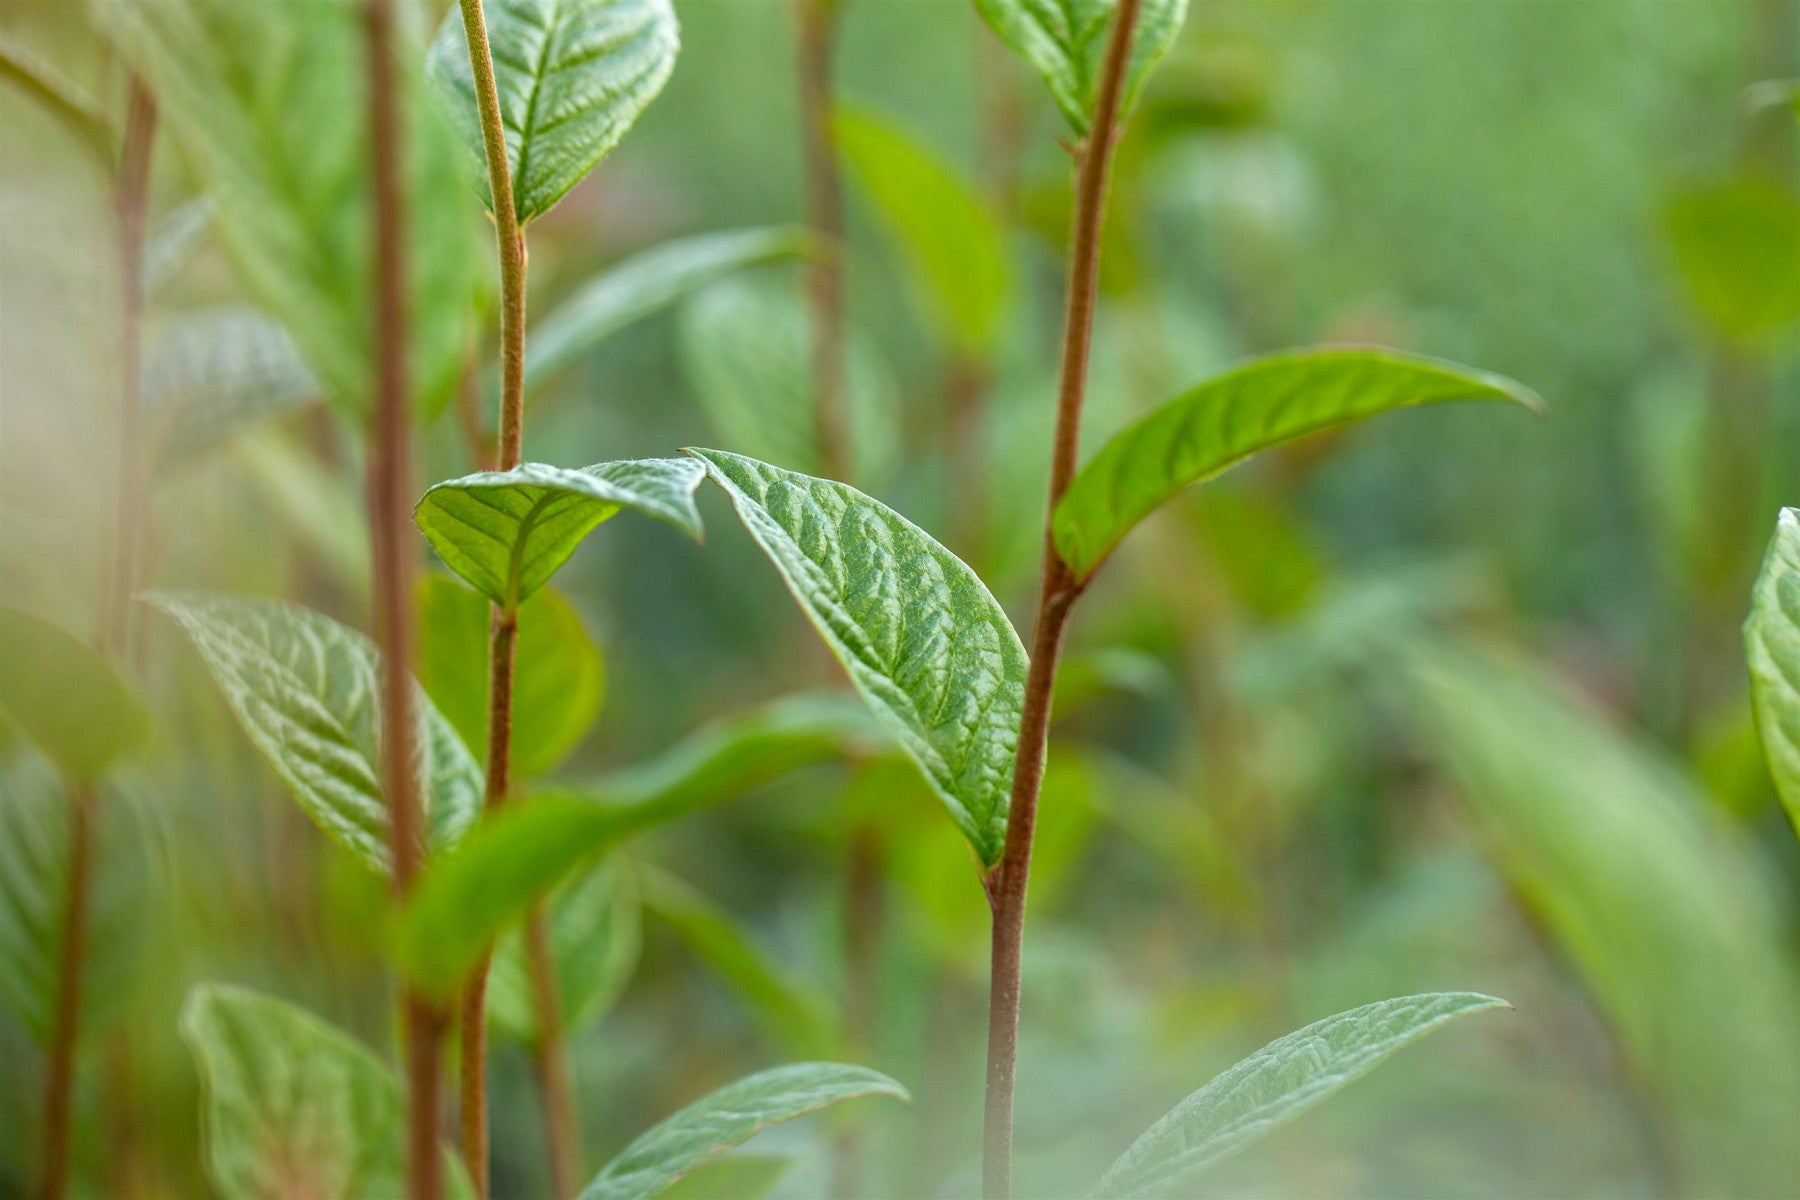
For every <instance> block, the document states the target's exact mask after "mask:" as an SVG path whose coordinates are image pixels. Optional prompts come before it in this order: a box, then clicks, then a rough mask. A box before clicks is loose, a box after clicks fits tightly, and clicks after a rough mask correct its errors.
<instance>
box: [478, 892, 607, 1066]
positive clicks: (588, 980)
mask: <svg viewBox="0 0 1800 1200" xmlns="http://www.w3.org/2000/svg"><path fill="white" fill-rule="evenodd" d="M545 908H546V909H547V912H546V920H547V923H548V925H549V932H550V953H551V956H552V958H553V959H554V960H555V962H556V990H557V995H558V997H559V998H560V999H561V1001H562V1019H563V1028H564V1029H565V1030H567V1031H568V1032H569V1033H570V1035H571V1036H573V1035H575V1034H578V1033H579V1032H580V1031H581V1029H582V1027H583V1026H585V1025H587V1024H588V1023H589V1022H591V1021H593V1020H595V1019H596V1018H597V1017H599V1016H600V1015H601V1014H603V1013H604V1012H605V1011H606V1010H607V1009H609V1008H611V1007H612V1004H613V1002H614V1001H615V1000H617V999H618V997H619V993H620V992H622V991H624V990H625V985H626V984H627V983H629V982H630V980H631V973H632V971H633V970H635V969H636V967H637V961H638V951H639V948H640V947H641V945H642V942H643V917H642V913H641V910H640V909H639V906H638V899H637V889H636V885H635V882H634V881H633V880H632V879H631V878H630V874H629V873H628V872H627V871H625V870H624V869H623V867H622V866H620V864H619V863H618V861H617V860H612V861H608V862H605V863H601V864H600V865H598V866H595V867H593V868H591V869H590V870H588V871H587V872H586V873H585V874H581V875H577V876H576V877H575V878H574V879H571V880H570V881H569V882H568V884H566V885H565V886H564V887H562V888H561V889H559V890H558V891H556V892H554V893H552V894H551V896H550V898H549V900H548V901H547V902H546V904H545ZM488 1020H489V1022H491V1023H492V1024H493V1026H494V1028H495V1029H498V1030H500V1031H501V1032H503V1033H505V1034H506V1035H507V1036H509V1037H512V1038H515V1039H517V1040H518V1041H520V1042H523V1043H525V1044H526V1045H535V1044H536V1043H537V1039H538V1031H537V1004H536V1001H535V1000H534V998H533V996H532V992H531V976H530V973H529V970H528V967H527V965H526V953H525V938H524V935H523V932H522V931H521V930H519V929H509V930H508V931H507V932H506V933H505V934H503V935H502V936H501V937H500V939H499V940H498V941H497V942H495V943H494V958H493V962H492V965H491V966H490V967H489V968H488Z"/></svg>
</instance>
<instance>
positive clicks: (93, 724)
mask: <svg viewBox="0 0 1800 1200" xmlns="http://www.w3.org/2000/svg"><path fill="white" fill-rule="evenodd" d="M0 715H4V716H5V717H6V719H7V720H8V721H10V722H11V723H12V725H13V727H14V728H15V729H17V730H18V731H19V732H20V733H22V734H24V735H25V737H26V739H27V740H29V741H30V742H31V744H32V745H34V746H36V747H37V748H38V750H40V751H41V752H42V753H43V754H44V755H45V757H47V758H49V759H50V760H51V761H52V762H54V763H55V764H56V766H57V768H58V770H60V771H61V772H62V773H63V775H64V777H65V778H67V779H68V780H69V782H70V784H71V785H72V786H80V785H85V784H88V783H91V782H92V781H93V780H95V779H96V778H98V777H99V776H100V775H101V774H102V773H104V772H105V771H106V769H107V768H108V767H110V766H111V765H112V764H113V763H114V762H115V761H116V760H117V759H118V758H119V756H120V755H122V754H124V753H126V752H127V751H129V750H131V749H132V748H133V747H134V746H136V745H137V744H138V743H139V742H141V741H142V740H143V738H144V735H145V734H146V733H147V732H148V730H149V727H150V716H149V713H148V712H147V711H146V710H145V708H144V705H143V702H142V701H140V700H139V699H138V697H137V695H136V693H135V692H133V691H132V689H131V687H130V686H129V685H128V684H126V682H125V681H124V680H123V679H121V678H119V676H118V674H117V673H116V672H115V671H114V670H113V669H112V666H111V665H110V664H108V663H107V661H106V660H105V659H104V658H102V657H100V655H99V654H98V653H96V652H95V651H94V650H92V649H91V648H89V647H88V646H87V644H86V643H84V642H82V641H81V639H79V638H77V637H76V636H75V635H73V634H71V633H69V632H68V631H66V630H64V629H62V628H60V627H58V626H56V625H53V624H51V623H50V622H49V621H46V620H44V619H43V618H41V617H34V616H32V615H31V614H30V613H27V612H21V611H20V610H19V609H16V608H8V607H5V606H0Z"/></svg>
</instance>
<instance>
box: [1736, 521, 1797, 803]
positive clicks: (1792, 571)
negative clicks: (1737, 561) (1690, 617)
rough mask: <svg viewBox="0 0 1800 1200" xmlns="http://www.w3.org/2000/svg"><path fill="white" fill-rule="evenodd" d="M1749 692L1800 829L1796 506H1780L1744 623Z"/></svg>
mask: <svg viewBox="0 0 1800 1200" xmlns="http://www.w3.org/2000/svg"><path fill="white" fill-rule="evenodd" d="M1744 648H1745V652H1746V654H1747V656H1748V657H1749V660H1750V694H1751V699H1752V701H1753V702H1754V703H1755V706H1756V727H1757V729H1758V730H1760V731H1761V733H1762V743H1763V753H1765V754H1767V755H1768V758H1769V773H1770V774H1771V775H1773V776H1774V777H1775V789H1776V791H1777V792H1778V793H1779V794H1780V796H1781V803H1782V806H1783V807H1784V808H1786V809H1787V814H1788V820H1789V821H1790V822H1791V823H1792V824H1793V826H1794V829H1795V831H1796V832H1800V508H1784V509H1782V510H1781V515H1780V516H1779V517H1777V518H1776V521H1775V536H1774V538H1773V539H1771V540H1770V542H1769V553H1768V557H1767V558H1765V559H1764V560H1763V567H1762V573H1761V574H1760V575H1758V576H1757V579H1756V589H1755V591H1754V592H1753V593H1752V595H1751V601H1750V618H1749V620H1747V621H1745V622H1744Z"/></svg>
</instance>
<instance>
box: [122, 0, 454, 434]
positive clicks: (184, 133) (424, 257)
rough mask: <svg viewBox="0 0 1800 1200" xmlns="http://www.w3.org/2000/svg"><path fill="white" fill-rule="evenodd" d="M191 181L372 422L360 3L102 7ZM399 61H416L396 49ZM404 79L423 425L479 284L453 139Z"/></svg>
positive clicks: (156, 0) (299, 335) (203, 1)
mask: <svg viewBox="0 0 1800 1200" xmlns="http://www.w3.org/2000/svg"><path fill="white" fill-rule="evenodd" d="M96 11H97V12H98V13H99V14H101V16H102V17H103V18H104V20H105V22H106V24H107V25H108V26H109V31H110V33H111V34H112V38H113V41H114V42H115V44H117V46H118V47H119V49H120V50H121V52H122V53H124V55H125V56H126V58H127V60H128V61H129V62H130V64H131V66H132V67H133V69H134V70H136V71H137V72H138V73H139V74H141V75H143V76H144V77H145V78H146V79H147V80H149V81H150V84H151V87H152V90H153V91H154V92H155V94H156V100H157V106H158V113H159V115H160V117H161V119H162V120H163V121H164V123H165V124H166V125H167V127H168V129H169V131H170V132H171V133H172V134H173V135H174V137H175V139H176V140H177V141H178V142H180V143H181V146H182V148H183V149H184V150H186V151H187V153H188V156H189V159H190V161H191V162H192V163H193V164H194V166H195V167H196V168H197V170H198V171H199V174H200V177H201V179H202V180H203V181H204V183H205V185H206V187H207V190H208V192H209V193H210V195H211V196H212V199H213V203H214V206H215V221H216V224H217V227H218V231H219V236H220V240H221V241H222V242H223V244H224V245H225V248H226V249H227V251H228V252H229V253H230V254H231V256H232V258H233V260H234V261H235V262H236V264H237V269H238V273H239V274H240V276H241V277H242V278H243V281H244V284H245V286H246V287H247V288H248V290H249V292H250V294H251V297H252V298H253V299H254V300H255V302H256V303H257V304H258V306H259V307H261V308H263V309H264V310H266V311H267V312H269V313H270V314H272V315H273V316H274V317H275V318H276V319H278V320H279V321H280V322H281V323H282V324H283V325H285V326H286V327H287V330H288V332H289V333H291V334H292V335H293V337H294V341H295V342H296V343H297V344H298V345H299V347H300V349H301V352H302V353H303V354H304V355H305V356H306V360H307V362H308V363H310V364H311V366H312V368H313V370H314V372H316V373H317V375H318V377H319V380H320V381H321V382H322V383H323V384H324V386H325V389H326V392H327V394H328V395H329V397H330V398H331V400H332V401H333V403H335V404H338V405H340V406H342V407H343V408H344V409H345V410H347V411H349V412H351V413H354V414H361V413H366V412H367V411H369V408H370V405H369V395H370V387H371V381H372V380H373V378H374V375H375V372H374V369H373V366H372V363H373V361H374V356H373V352H372V346H373V338H374V332H373V330H374V321H373V319H372V316H371V314H372V311H373V307H372V306H373V299H372V289H373V280H374V275H373V272H371V271H370V269H369V262H370V254H369V245H370V240H371V238H372V236H373V234H372V224H373V223H372V220H371V217H370V215H369V209H370V205H371V179H370V172H369V149H368V138H367V126H368V122H367V119H366V113H365V111H364V100H363V97H364V95H365V94H366V90H367V89H366V80H365V79H364V76H363V70H364V60H365V57H366V56H365V53H364V48H363V14H362V6H361V5H360V4H357V3H355V2H354V0H315V2H313V3H306V4H244V3H241V2H240V0H149V2H147V3H142V4H102V5H99V6H97V8H96ZM400 58H402V59H405V60H409V61H411V60H413V56H411V55H407V54H402V55H401V56H400ZM417 75H418V72H417V71H406V72H403V76H402V80H401V89H400V90H401V95H400V100H401V104H402V125H403V126H404V128H405V129H406V131H407V150H408V153H407V155H406V160H407V161H406V166H407V170H406V177H405V180H404V191H405V195H406V198H407V210H406V229H407V233H408V235H409V237H408V244H407V247H406V254H405V261H406V264H407V270H408V275H409V277H408V288H407V316H408V326H409V328H410V332H411V340H410V344H409V347H408V349H409V353H408V355H407V361H408V370H409V373H410V375H411V378H412V380H413V383H414V392H415V395H416V396H417V398H418V407H419V408H420V410H421V411H422V412H424V413H426V414H429V413H430V412H432V411H434V410H435V409H436V408H437V406H438V405H439V404H440V403H441V402H442V401H443V400H444V399H446V398H447V397H448V396H449V395H450V391H451V388H452V387H453V385H454V384H455V382H456V379H457V375H458V372H459V371H460V370H461V367H462V361H463V355H464V352H465V350H466V342H467V338H468V323H469V314H470V311H471V309H472V308H473V306H474V305H475V303H476V301H477V298H478V297H479V296H480V295H481V289H482V287H483V286H484V282H485V280H486V277H487V273H486V271H485V270H484V269H483V268H484V262H483V258H482V255H481V247H482V241H481V238H480V236H479V232H478V230H476V229H475V228H473V227H472V226H471V224H470V218H471V214H470V213H469V212H468V210H467V206H466V205H464V204H463V203H461V202H460V197H461V196H462V195H463V192H462V186H463V177H464V170H463V162H462V159H461V153H462V152H461V151H460V150H459V149H458V148H457V145H456V140H455V136H454V135H453V134H452V133H451V131H450V130H449V129H448V128H447V127H446V125H445V124H444V122H443V121H442V120H441V119H439V118H438V117H437V114H436V113H435V112H434V111H432V107H433V106H431V105H430V104H427V103H425V102H424V96H423V94H422V81H421V80H419V79H418V78H417Z"/></svg>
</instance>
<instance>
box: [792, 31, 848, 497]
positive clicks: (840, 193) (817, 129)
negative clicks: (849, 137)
mask: <svg viewBox="0 0 1800 1200" xmlns="http://www.w3.org/2000/svg"><path fill="white" fill-rule="evenodd" d="M794 2H795V16H796V19H797V21H798V24H799V39H798V46H797V48H796V49H797V53H798V57H799V62H798V67H799V73H800V125H801V139H802V143H803V147H804V152H805V168H806V223H807V227H808V229H809V230H810V231H811V233H812V242H813V246H812V259H811V262H810V264H809V265H808V267H807V299H808V303H809V305H810V307H811V317H812V319H811V333H812V393H813V414H814V416H813V420H814V425H815V427H816V428H817V431H818V438H819V443H818V445H819V472H820V474H822V475H824V476H826V477H827V478H830V479H844V478H846V477H847V476H846V474H845V473H846V471H847V470H848V469H849V466H850V444H851V443H850V422H849V415H848V413H847V412H846V406H845V398H844V390H845V389H844V374H845V368H844V358H845V353H844V188H843V182H842V180H841V178H840V175H839V171H838V158H837V145H836V142H835V140H834V139H833V137H832V132H831V114H832V105H833V100H832V85H831V51H832V43H833V42H834V41H835V40H836V33H837V9H838V0H794Z"/></svg>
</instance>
